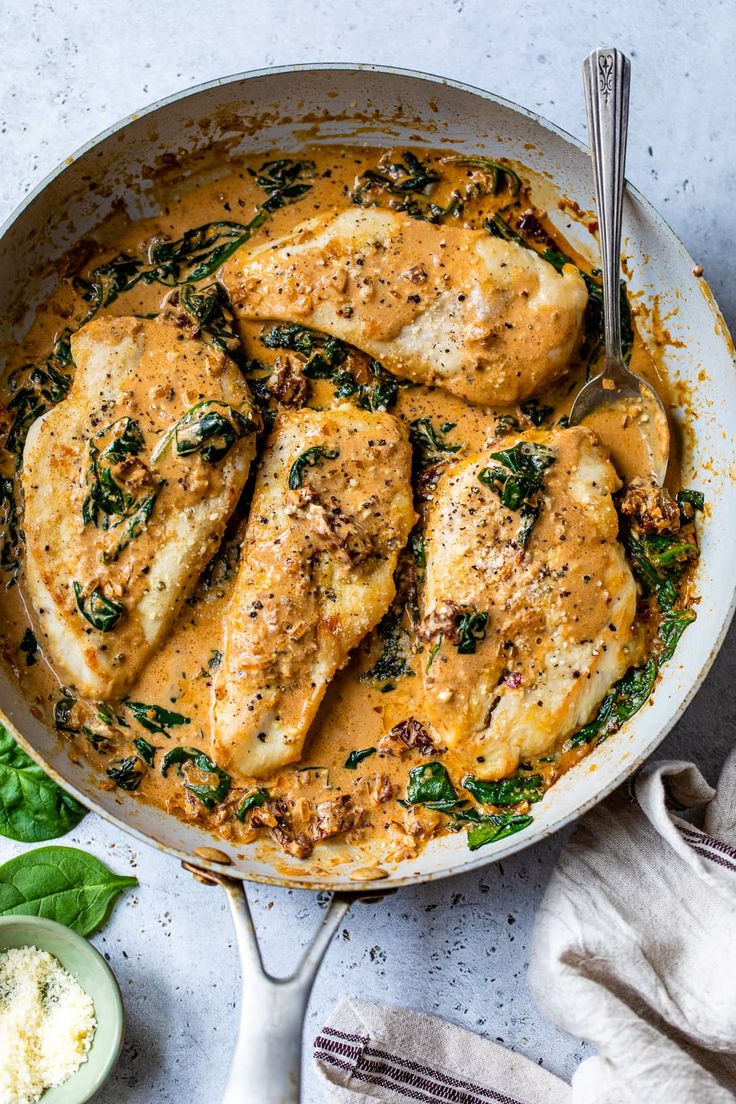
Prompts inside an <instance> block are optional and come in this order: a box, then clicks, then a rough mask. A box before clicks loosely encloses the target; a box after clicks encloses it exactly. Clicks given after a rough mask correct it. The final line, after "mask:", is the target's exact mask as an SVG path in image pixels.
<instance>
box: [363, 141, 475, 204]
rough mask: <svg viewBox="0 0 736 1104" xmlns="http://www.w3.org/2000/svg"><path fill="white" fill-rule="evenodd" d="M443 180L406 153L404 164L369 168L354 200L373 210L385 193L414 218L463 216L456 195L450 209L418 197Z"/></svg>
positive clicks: (396, 163)
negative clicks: (381, 170)
mask: <svg viewBox="0 0 736 1104" xmlns="http://www.w3.org/2000/svg"><path fill="white" fill-rule="evenodd" d="M441 179H442V177H441V176H440V174H439V173H438V172H436V171H435V170H434V169H430V168H429V167H428V166H427V165H426V164H425V163H424V162H423V161H420V160H419V158H418V157H417V156H416V154H414V153H411V152H410V151H409V150H406V151H405V153H404V160H403V161H397V162H394V163H393V164H391V165H388V166H387V168H386V169H385V170H384V171H383V172H379V171H378V170H377V169H366V171H365V172H364V173H361V175H360V183H359V184H358V186H357V188H355V190H354V191H353V195H352V199H353V203H357V204H358V205H359V206H360V207H370V206H372V205H373V204H374V203H375V202H376V198H375V197H376V195H377V194H381V193H385V194H387V195H390V196H393V197H395V198H397V199H398V200H399V201H400V202H398V203H392V204H391V206H393V208H394V210H396V211H406V213H407V214H408V215H409V216H410V217H411V218H415V219H423V220H424V221H425V222H439V220H440V219H441V218H442V217H443V216H444V215H452V214H459V213H460V211H461V210H462V200H461V199H460V197H459V196H453V197H452V198H451V199H450V202H449V203H448V204H447V206H446V207H439V206H438V205H437V204H436V203H430V202H427V203H420V202H419V200H418V199H417V198H416V197H417V196H423V195H425V193H426V191H427V188H429V186H430V185H431V184H436V183H438V182H439V181H440V180H441Z"/></svg>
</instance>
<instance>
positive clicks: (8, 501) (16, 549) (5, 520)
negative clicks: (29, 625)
mask: <svg viewBox="0 0 736 1104" xmlns="http://www.w3.org/2000/svg"><path fill="white" fill-rule="evenodd" d="M21 549H22V540H21V531H20V525H19V523H18V510H17V507H16V504H15V492H14V488H13V480H12V479H2V478H0V571H2V572H3V573H4V574H7V575H8V576H9V578H8V581H7V583H6V584H5V585H6V587H11V586H12V585H13V583H14V582H15V579H16V576H17V574H18V572H19V570H20V557H21Z"/></svg>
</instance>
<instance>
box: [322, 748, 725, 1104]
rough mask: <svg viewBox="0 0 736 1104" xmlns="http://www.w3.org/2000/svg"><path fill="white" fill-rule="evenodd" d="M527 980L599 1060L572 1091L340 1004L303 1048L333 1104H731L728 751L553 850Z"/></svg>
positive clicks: (674, 771)
mask: <svg viewBox="0 0 736 1104" xmlns="http://www.w3.org/2000/svg"><path fill="white" fill-rule="evenodd" d="M529 983H530V986H531V989H532V992H533V993H534V995H535V998H536V1000H537V1002H538V1004H539V1006H540V1008H541V1010H542V1012H543V1013H544V1014H545V1015H546V1016H547V1017H548V1018H549V1019H550V1020H552V1021H553V1022H554V1023H556V1024H558V1025H559V1026H560V1027H562V1028H564V1029H565V1030H567V1031H569V1032H570V1033H571V1034H573V1035H577V1036H578V1037H579V1038H581V1039H585V1040H587V1041H588V1042H590V1043H592V1044H593V1046H594V1047H595V1048H596V1050H597V1052H598V1053H597V1055H596V1056H595V1057H593V1058H589V1059H588V1060H586V1061H585V1062H583V1063H582V1065H581V1066H580V1067H579V1068H578V1070H577V1071H576V1072H575V1074H574V1076H573V1080H572V1085H571V1086H570V1085H567V1084H566V1083H565V1082H564V1081H562V1080H560V1079H559V1078H557V1077H555V1076H554V1075H552V1074H550V1073H548V1072H547V1071H545V1070H543V1069H540V1067H539V1066H537V1065H535V1064H534V1063H533V1062H531V1061H529V1060H528V1059H526V1058H523V1057H521V1056H519V1055H516V1054H513V1053H512V1052H510V1051H508V1050H506V1049H505V1048H503V1047H501V1046H498V1045H497V1044H496V1043H491V1042H489V1041H487V1040H486V1039H484V1038H482V1037H481V1036H478V1035H474V1034H472V1033H470V1032H468V1031H464V1030H462V1029H461V1028H458V1027H454V1026H453V1025H451V1024H448V1023H446V1022H445V1021H443V1020H440V1019H437V1018H436V1017H433V1016H426V1015H423V1014H421V1013H416V1012H409V1011H406V1010H403V1009H397V1008H389V1007H385V1006H381V1005H376V1004H368V1003H367V1002H364V1001H355V1000H351V1001H344V1002H343V1003H341V1004H340V1005H339V1006H338V1007H337V1008H336V1009H335V1010H334V1012H333V1013H332V1015H331V1017H330V1020H329V1022H328V1023H327V1024H326V1025H325V1027H324V1028H323V1029H322V1031H321V1032H320V1034H319V1036H318V1037H317V1039H316V1040H315V1044H314V1058H315V1062H316V1066H317V1069H318V1071H319V1074H320V1076H321V1078H322V1081H323V1083H324V1085H325V1088H326V1090H327V1096H328V1098H330V1099H334V1100H336V1101H342V1102H343V1104H358V1102H360V1101H366V1102H367V1101H368V1100H375V1099H376V1098H378V1099H380V1100H385V1101H387V1102H389V1104H406V1102H408V1101H412V1102H414V1101H419V1102H421V1104H448V1102H449V1104H614V1102H615V1104H643V1102H646V1104H732V1102H733V1101H736V752H734V753H733V754H732V755H731V757H730V759H729V760H728V762H727V763H726V766H725V767H724V769H723V773H722V775H721V778H720V781H719V784H718V789H717V791H714V790H713V789H712V788H711V787H710V786H709V785H708V784H707V783H706V782H705V780H704V778H703V777H702V775H701V774H700V772H699V771H698V770H697V768H696V767H694V766H693V765H692V764H690V763H684V762H672V761H670V762H661V763H654V764H650V765H648V766H646V767H644V768H643V769H642V770H640V771H639V772H638V773H637V774H636V775H635V776H634V778H633V779H632V780H631V781H630V782H629V783H628V784H627V785H626V786H624V787H622V788H621V789H619V790H617V791H616V793H615V794H613V795H612V796H611V797H610V798H609V799H608V800H607V801H606V802H604V803H603V804H602V805H600V806H598V807H597V808H596V809H594V810H593V811H592V812H591V813H589V814H588V815H587V816H586V817H585V818H584V819H583V820H582V821H581V822H580V824H579V826H578V827H577V829H576V830H575V832H574V833H573V835H572V836H571V838H570V841H569V843H568V844H567V846H566V847H565V849H564V851H563V852H562V855H561V857H560V861H559V863H558V866H557V868H556V869H555V871H554V873H553V875H552V878H551V880H550V883H549V886H548V888H547V891H546V894H545V896H544V900H543V902H542V905H541V907H540V910H539V913H538V916H537V918H536V923H535V929H534V935H533V940H532V953H531V959H530V966H529Z"/></svg>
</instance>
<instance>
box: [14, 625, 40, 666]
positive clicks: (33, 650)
mask: <svg viewBox="0 0 736 1104" xmlns="http://www.w3.org/2000/svg"><path fill="white" fill-rule="evenodd" d="M18 647H19V649H20V651H21V652H24V653H25V657H26V667H32V666H33V664H34V663H37V662H38V658H37V656H38V652H39V647H38V641H37V640H36V637H35V636H34V634H33V632H32V631H31V629H26V631H25V632H24V633H23V639H22V640H21V642H20V644H19V645H18Z"/></svg>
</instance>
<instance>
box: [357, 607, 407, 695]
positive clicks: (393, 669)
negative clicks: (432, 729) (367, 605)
mask: <svg viewBox="0 0 736 1104" xmlns="http://www.w3.org/2000/svg"><path fill="white" fill-rule="evenodd" d="M402 622H403V614H402V611H401V610H400V609H398V608H395V607H392V608H391V609H389V610H388V612H387V613H385V614H384V615H383V617H382V618H381V620H380V621H379V622H378V625H377V627H376V635H377V636H378V638H379V640H380V641H381V645H382V647H381V653H380V655H379V656H378V659H377V660H376V662H375V663H374V664H373V666H372V667H369V668H368V670H367V671H364V672H363V674H362V675H361V676H360V681H361V682H379V683H383V684H384V686H383V687H382V689H384V690H393V689H394V686H393V681H392V680H393V679H400V678H404V677H405V676H407V675H413V674H414V672H413V671H412V669H411V666H410V664H409V660H408V654H407V643H408V634H407V633H406V630H405V629H404V626H403V623H402Z"/></svg>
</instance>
